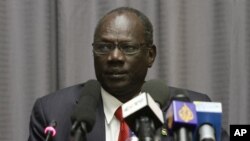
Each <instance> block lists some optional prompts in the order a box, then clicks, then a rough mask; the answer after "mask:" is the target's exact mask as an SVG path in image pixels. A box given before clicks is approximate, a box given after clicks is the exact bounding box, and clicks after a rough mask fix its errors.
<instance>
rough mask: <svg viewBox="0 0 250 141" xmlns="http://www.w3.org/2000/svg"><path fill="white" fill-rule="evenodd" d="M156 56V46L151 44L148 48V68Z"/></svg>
mask: <svg viewBox="0 0 250 141" xmlns="http://www.w3.org/2000/svg"><path fill="white" fill-rule="evenodd" d="M155 57H156V47H155V45H154V44H153V45H151V46H150V47H149V49H148V68H151V67H152V65H153V63H154V61H155Z"/></svg>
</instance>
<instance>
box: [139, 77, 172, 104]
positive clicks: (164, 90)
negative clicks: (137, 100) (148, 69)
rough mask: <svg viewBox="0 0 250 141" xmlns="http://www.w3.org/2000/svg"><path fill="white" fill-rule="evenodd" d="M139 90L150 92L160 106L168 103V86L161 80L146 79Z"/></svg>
mask: <svg viewBox="0 0 250 141" xmlns="http://www.w3.org/2000/svg"><path fill="white" fill-rule="evenodd" d="M141 92H146V93H148V94H150V96H152V98H153V99H154V101H155V102H157V103H158V104H159V105H160V107H161V108H163V106H165V105H167V103H169V100H170V95H169V92H168V86H167V85H165V83H164V82H163V81H161V80H157V79H152V80H148V81H147V82H145V83H144V84H143V85H142V88H141Z"/></svg>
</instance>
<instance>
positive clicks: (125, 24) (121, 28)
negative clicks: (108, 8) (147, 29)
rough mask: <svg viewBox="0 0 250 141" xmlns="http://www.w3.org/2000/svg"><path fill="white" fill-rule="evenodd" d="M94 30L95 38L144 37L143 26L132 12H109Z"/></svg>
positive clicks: (127, 38)
mask: <svg viewBox="0 0 250 141" xmlns="http://www.w3.org/2000/svg"><path fill="white" fill-rule="evenodd" d="M96 32H97V33H96V35H97V37H96V38H97V39H100V38H101V39H106V38H107V39H117V40H118V39H121V40H122V39H124V40H143V39H144V26H143V24H142V21H141V19H140V18H139V17H138V16H137V15H135V14H134V13H121V14H118V13H111V14H110V15H107V16H106V17H104V19H103V20H102V21H101V23H100V24H99V27H98V29H97V31H96Z"/></svg>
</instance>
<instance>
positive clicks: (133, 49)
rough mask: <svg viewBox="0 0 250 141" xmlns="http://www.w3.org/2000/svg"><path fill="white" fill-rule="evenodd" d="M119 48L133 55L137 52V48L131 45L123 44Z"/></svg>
mask: <svg viewBox="0 0 250 141" xmlns="http://www.w3.org/2000/svg"><path fill="white" fill-rule="evenodd" d="M121 48H122V50H123V51H124V52H126V53H134V52H137V51H138V50H139V46H137V45H132V44H123V45H121Z"/></svg>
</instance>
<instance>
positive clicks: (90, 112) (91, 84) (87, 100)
mask: <svg viewBox="0 0 250 141" xmlns="http://www.w3.org/2000/svg"><path fill="white" fill-rule="evenodd" d="M99 98H100V84H99V83H98V81H96V80H89V81H88V82H86V83H85V85H84V88H83V90H82V92H81V97H80V99H79V103H78V104H77V105H76V107H75V109H74V111H73V114H72V115H71V121H72V123H73V124H72V128H71V137H73V138H74V140H75V141H82V140H86V137H85V135H86V133H87V132H90V131H91V130H92V128H93V126H94V123H95V119H96V109H97V105H98V101H99Z"/></svg>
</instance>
